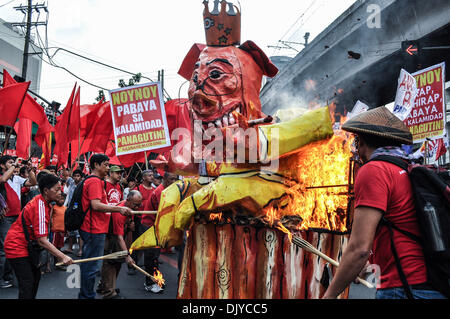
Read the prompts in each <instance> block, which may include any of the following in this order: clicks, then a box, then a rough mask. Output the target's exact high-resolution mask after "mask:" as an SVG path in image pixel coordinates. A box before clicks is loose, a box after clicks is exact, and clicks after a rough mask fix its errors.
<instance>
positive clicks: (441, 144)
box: [436, 138, 447, 161]
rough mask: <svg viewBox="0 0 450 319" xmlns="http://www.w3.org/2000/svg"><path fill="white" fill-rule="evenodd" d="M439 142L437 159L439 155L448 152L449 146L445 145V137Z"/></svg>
mask: <svg viewBox="0 0 450 319" xmlns="http://www.w3.org/2000/svg"><path fill="white" fill-rule="evenodd" d="M437 143H438V146H437V151H436V161H437V160H438V158H439V157H441V156H442V155H444V154H445V153H447V148H446V147H445V144H444V139H443V138H440V139H438V140H437Z"/></svg>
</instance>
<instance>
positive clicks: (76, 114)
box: [67, 87, 81, 140]
mask: <svg viewBox="0 0 450 319" xmlns="http://www.w3.org/2000/svg"><path fill="white" fill-rule="evenodd" d="M69 123H70V125H69V126H68V127H67V132H68V134H67V135H68V137H69V140H77V139H78V137H79V134H81V132H80V129H81V128H80V87H78V90H77V93H76V94H75V97H74V98H73V103H72V110H71V112H70V119H69Z"/></svg>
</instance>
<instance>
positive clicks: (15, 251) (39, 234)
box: [5, 173, 72, 299]
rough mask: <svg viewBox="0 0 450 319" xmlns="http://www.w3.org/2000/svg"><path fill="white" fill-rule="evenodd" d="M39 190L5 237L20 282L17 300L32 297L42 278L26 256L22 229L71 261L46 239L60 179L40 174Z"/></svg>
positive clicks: (59, 188)
mask: <svg viewBox="0 0 450 319" xmlns="http://www.w3.org/2000/svg"><path fill="white" fill-rule="evenodd" d="M41 174H42V175H41ZM39 190H40V192H41V194H40V195H37V196H36V197H34V198H33V199H32V200H31V201H30V202H29V203H28V204H27V205H26V206H25V207H24V209H23V211H22V213H21V215H20V218H18V219H17V220H16V221H15V222H14V224H12V226H11V228H10V230H9V232H8V235H7V236H6V240H5V253H6V257H7V258H8V261H9V262H10V264H11V265H12V267H13V269H14V273H15V274H16V277H17V280H18V283H19V299H34V298H35V297H36V293H37V290H38V286H39V281H40V278H41V272H40V269H39V268H38V267H37V265H35V264H32V263H31V260H30V258H29V252H28V240H27V237H26V235H25V230H26V233H27V234H28V237H29V240H30V241H34V240H35V241H37V243H38V244H39V245H40V246H41V247H42V248H44V249H46V250H47V251H48V252H49V253H51V254H52V255H54V256H55V257H56V258H57V259H58V260H59V261H61V262H62V263H63V264H65V265H70V264H71V263H72V259H71V258H70V257H68V256H67V255H65V254H63V253H62V252H61V251H60V250H59V249H58V248H56V247H55V246H54V245H53V244H52V243H51V242H50V241H49V240H48V234H49V224H50V218H51V216H50V215H51V207H50V202H53V201H57V200H58V199H59V198H60V197H61V185H60V183H59V178H58V177H56V176H54V175H51V174H46V173H40V174H39ZM23 221H24V224H23V223H22V222H23ZM24 226H25V227H24ZM24 229H25V230H24Z"/></svg>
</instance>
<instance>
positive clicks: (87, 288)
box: [78, 154, 131, 299]
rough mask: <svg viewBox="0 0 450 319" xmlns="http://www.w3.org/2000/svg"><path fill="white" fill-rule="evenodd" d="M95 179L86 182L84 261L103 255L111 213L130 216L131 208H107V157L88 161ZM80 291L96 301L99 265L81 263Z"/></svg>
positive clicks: (103, 156)
mask: <svg viewBox="0 0 450 319" xmlns="http://www.w3.org/2000/svg"><path fill="white" fill-rule="evenodd" d="M89 166H90V168H91V172H92V175H93V176H92V175H91V176H92V177H88V178H86V180H85V181H84V182H83V183H84V184H83V195H82V201H81V202H82V206H83V209H84V210H88V209H89V210H88V212H87V213H86V217H85V218H84V221H83V224H82V225H81V229H80V236H81V239H82V240H83V252H82V258H90V257H98V256H102V255H103V251H104V245H105V238H106V234H107V233H108V228H109V219H110V216H111V213H113V212H115V213H120V214H122V215H125V216H131V209H129V208H128V207H120V206H110V205H108V202H107V198H106V191H105V181H104V178H105V177H106V175H107V174H108V171H109V158H108V156H106V155H105V154H94V155H92V156H91V158H90V159H89ZM80 268H81V287H80V293H79V294H78V298H80V299H94V298H95V291H94V286H95V274H96V273H97V272H98V271H99V270H100V262H99V261H92V262H87V263H82V264H81V265H80Z"/></svg>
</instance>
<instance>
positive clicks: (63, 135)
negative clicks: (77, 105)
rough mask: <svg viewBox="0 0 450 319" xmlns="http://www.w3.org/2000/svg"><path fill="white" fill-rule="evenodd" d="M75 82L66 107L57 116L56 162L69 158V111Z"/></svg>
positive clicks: (65, 161) (60, 162) (63, 161)
mask: <svg viewBox="0 0 450 319" xmlns="http://www.w3.org/2000/svg"><path fill="white" fill-rule="evenodd" d="M76 87H77V84H76V83H75V85H74V87H73V90H72V94H70V97H69V100H68V101H67V105H66V108H65V109H64V111H63V113H62V114H61V115H60V116H58V117H57V119H56V126H55V140H56V145H55V149H54V150H53V152H54V153H55V154H56V155H57V156H58V164H64V163H67V159H68V158H69V146H68V145H69V144H68V143H69V141H70V140H69V136H68V134H69V125H70V113H71V110H72V104H73V100H74V95H75V89H76Z"/></svg>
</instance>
